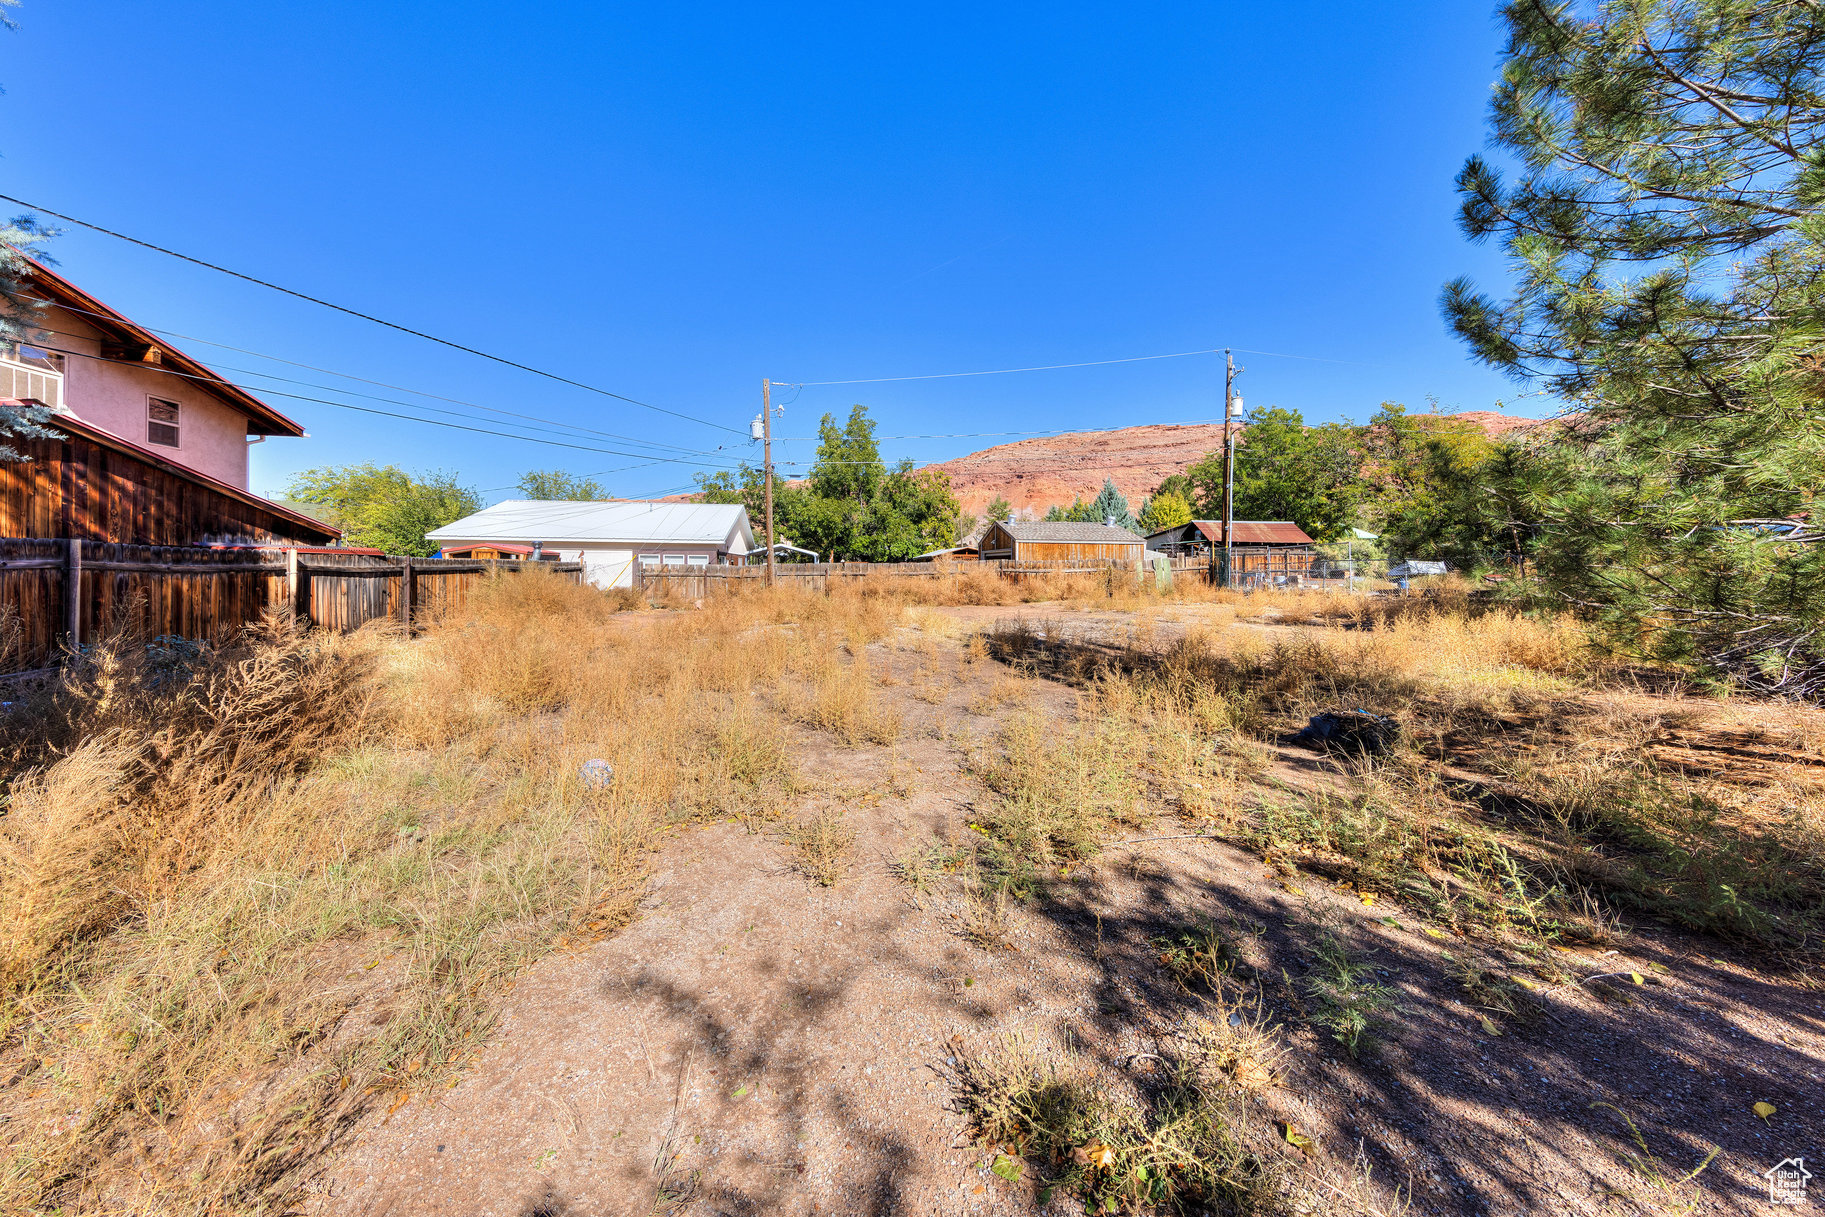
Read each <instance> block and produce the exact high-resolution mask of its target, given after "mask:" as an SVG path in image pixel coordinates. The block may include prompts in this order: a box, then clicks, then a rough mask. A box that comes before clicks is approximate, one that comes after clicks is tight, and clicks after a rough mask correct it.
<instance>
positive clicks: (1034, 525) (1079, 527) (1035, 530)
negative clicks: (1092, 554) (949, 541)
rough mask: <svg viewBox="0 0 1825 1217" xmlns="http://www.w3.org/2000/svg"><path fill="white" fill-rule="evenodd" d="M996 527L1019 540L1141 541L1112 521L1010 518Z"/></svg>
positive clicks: (1066, 543)
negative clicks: (1089, 521) (1092, 522)
mask: <svg viewBox="0 0 1825 1217" xmlns="http://www.w3.org/2000/svg"><path fill="white" fill-rule="evenodd" d="M996 527H999V528H1003V529H1006V530H1007V534H1008V535H1009V536H1010V537H1013V538H1014V539H1015V540H1016V541H1042V542H1043V541H1054V542H1058V543H1060V544H1065V545H1139V544H1141V539H1140V538H1139V537H1137V536H1135V535H1134V534H1133V533H1131V532H1129V531H1128V530H1127V529H1126V528H1117V527H1115V526H1114V525H1113V524H1071V523H1067V522H1065V521H1062V520H1050V521H1048V520H1018V521H1017V520H1009V521H1008V522H1007V523H1005V524H1000V525H996Z"/></svg>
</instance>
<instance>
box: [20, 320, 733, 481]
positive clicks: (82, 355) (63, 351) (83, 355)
mask: <svg viewBox="0 0 1825 1217" xmlns="http://www.w3.org/2000/svg"><path fill="white" fill-rule="evenodd" d="M46 332H49V333H56V332H57V331H55V330H51V331H46ZM27 345H31V346H35V347H37V348H39V349H40V350H46V351H55V352H57V353H58V354H59V355H65V356H74V357H75V358H78V359H92V360H96V361H97V362H103V363H113V362H116V361H114V360H111V359H107V358H106V357H105V356H97V355H91V354H89V353H88V352H86V351H74V350H70V349H68V348H66V347H59V346H53V345H51V344H50V343H46V342H38V343H30V344H27ZM135 366H137V367H141V368H144V369H145V370H147V371H151V372H161V373H164V374H165V375H167V376H177V377H181V378H183V379H187V380H197V381H200V382H202V383H204V384H223V385H232V386H233V387H235V388H238V389H246V390H247V391H248V392H254V391H256V390H254V389H253V388H252V387H250V386H247V385H238V384H235V382H233V381H231V380H225V379H222V378H221V377H219V376H214V377H201V376H196V375H194V374H192V373H189V372H180V371H178V370H176V369H175V368H167V367H162V366H160V365H157V364H138V365H135ZM216 368H221V369H222V370H225V371H229V372H242V373H245V374H247V375H250V376H267V377H268V378H269V379H273V380H279V381H283V382H284V383H286V384H295V385H300V386H302V387H304V388H308V389H322V390H324V391H325V392H329V393H346V394H349V395H351V396H354V397H362V398H366V399H367V400H369V401H378V402H383V403H385V404H387V405H391V406H406V407H409V408H411V409H416V410H429V411H431V412H432V413H433V414H447V415H449V416H450V417H452V418H469V419H476V416H475V415H473V414H464V413H463V412H462V411H460V410H445V409H441V408H439V407H437V406H426V405H419V404H418V403H416V402H406V401H398V400H396V399H394V398H391V397H380V396H378V395H376V394H373V393H358V392H356V391H355V390H353V389H339V388H336V387H335V386H333V385H318V384H311V383H310V382H308V381H299V380H292V379H290V378H288V377H283V376H271V375H270V374H268V373H264V372H259V371H255V370H253V369H250V368H233V367H228V365H226V364H217V365H216ZM216 368H211V369H210V370H211V372H214V371H215V370H216ZM257 391H258V392H261V393H264V394H267V395H268V396H273V397H295V398H297V399H298V400H300V401H317V400H320V399H318V398H311V397H302V396H300V395H298V394H294V393H287V392H285V391H284V390H282V389H274V388H269V387H264V386H262V387H261V388H259V389H258V390H257ZM407 391H408V392H410V390H407ZM482 408H483V409H486V408H487V407H482ZM498 413H504V414H512V411H498ZM514 417H520V418H525V417H530V416H529V415H514ZM419 421H422V422H435V421H436V420H434V419H422V420H419ZM476 421H479V422H486V421H488V420H486V419H476ZM502 425H504V426H513V427H519V428H521V429H522V430H526V431H542V432H544V433H546V434H548V435H562V436H566V437H568V438H572V439H581V438H584V435H579V434H575V433H576V432H583V433H584V434H585V435H600V436H603V437H605V438H609V439H623V438H625V437H622V436H617V435H611V434H610V433H608V432H600V431H591V430H590V429H589V428H587V427H569V429H568V430H562V431H554V430H552V429H551V428H550V427H536V426H533V425H531V424H529V423H505V424H502ZM558 426H560V427H568V426H569V425H568V424H565V423H559V424H558ZM503 434H504V433H503ZM628 442H630V443H635V444H644V445H647V446H649V447H653V446H657V447H663V448H669V449H672V450H673V451H676V452H682V453H685V454H687V455H691V456H713V455H715V454H714V453H710V452H702V451H698V450H697V449H692V448H678V447H676V446H675V445H671V444H662V445H652V444H650V443H648V441H646V440H637V439H636V440H628ZM628 455H629V456H635V455H647V454H645V453H629V454H628Z"/></svg>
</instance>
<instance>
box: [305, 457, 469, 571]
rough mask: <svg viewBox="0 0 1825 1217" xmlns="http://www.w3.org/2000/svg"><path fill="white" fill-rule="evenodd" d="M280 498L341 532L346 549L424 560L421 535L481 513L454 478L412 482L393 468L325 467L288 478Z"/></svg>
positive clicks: (426, 549)
mask: <svg viewBox="0 0 1825 1217" xmlns="http://www.w3.org/2000/svg"><path fill="white" fill-rule="evenodd" d="M286 497H287V498H289V499H292V500H294V501H296V502H299V503H302V504H305V505H306V508H307V510H309V511H310V513H311V514H312V515H315V516H317V517H319V518H320V519H323V520H325V521H327V522H328V523H330V524H333V525H335V526H336V527H337V528H340V529H342V530H343V533H344V535H345V538H346V540H347V541H348V543H349V544H350V545H356V546H362V547H366V548H370V549H379V550H384V551H385V552H387V553H389V554H413V555H416V556H418V557H421V558H422V557H427V556H429V555H430V554H431V552H432V551H433V550H434V549H435V548H436V546H435V545H433V544H432V543H431V542H429V541H427V540H425V534H426V533H427V532H430V531H431V530H432V529H434V528H442V527H443V526H444V525H445V524H449V523H451V522H453V521H455V520H460V519H462V518H463V517H464V516H467V515H474V514H475V513H476V512H478V511H480V510H481V509H482V496H481V495H480V494H478V493H476V492H475V491H474V490H471V489H469V488H468V487H466V486H461V485H458V484H457V481H456V477H455V475H454V474H449V473H442V472H438V473H432V474H429V475H427V476H426V477H423V478H414V477H413V476H412V475H411V474H409V473H407V472H406V471H405V470H403V469H400V468H399V467H398V466H395V465H375V464H372V463H371V462H370V463H365V464H359V465H328V466H324V467H322V468H319V469H306V470H305V471H304V472H302V473H297V474H293V475H292V479H291V484H290V486H289V487H287V489H286Z"/></svg>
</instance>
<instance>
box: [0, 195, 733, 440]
mask: <svg viewBox="0 0 1825 1217" xmlns="http://www.w3.org/2000/svg"><path fill="white" fill-rule="evenodd" d="M0 197H4V196H0ZM27 345H33V344H29V343H28V344H27ZM47 349H49V350H56V351H57V352H58V354H60V355H74V356H76V357H77V358H78V359H93V360H95V361H96V362H98V363H114V362H116V361H115V360H110V359H104V358H103V357H102V356H100V355H90V354H89V353H88V352H86V351H63V350H59V349H58V348H56V347H49V348H47ZM142 366H149V365H142ZM151 370H152V371H157V372H163V373H164V374H165V375H167V376H176V377H179V378H181V379H184V380H194V381H199V382H201V383H203V384H213V385H227V386H229V387H231V388H236V389H241V390H244V391H247V392H251V391H252V390H250V389H248V387H247V386H246V385H239V384H235V383H234V382H233V381H231V380H225V379H223V378H222V377H220V376H197V375H195V374H193V373H190V372H179V371H177V370H176V369H175V368H162V367H161V368H152V369H151ZM260 391H261V392H262V393H265V394H267V395H269V396H272V397H286V398H290V399H291V400H293V401H305V402H311V403H313V404H315V405H320V406H335V407H336V408H337V409H340V410H354V411H357V412H358V413H361V414H378V415H380V416H382V417H384V418H398V419H404V420H405V421H406V422H413V423H423V424H425V425H426V426H429V427H448V428H450V429H451V430H453V431H472V432H475V433H476V434H479V435H498V436H500V437H501V438H503V439H517V440H519V441H521V442H522V443H527V444H544V445H546V446H548V447H553V448H574V449H576V450H578V451H579V452H600V453H603V454H605V455H608V456H625V457H652V459H651V460H649V461H647V463H648V464H655V465H656V464H672V465H692V466H696V467H698V468H712V467H720V468H725V469H727V468H733V466H729V465H724V464H720V463H717V464H713V463H712V462H709V461H692V460H686V459H684V458H683V457H664V456H662V457H653V454H652V453H650V452H622V451H620V450H619V449H616V448H600V447H594V446H591V445H588V444H569V443H565V442H563V441H562V440H554V439H539V438H538V437H537V436H532V435H517V434H515V433H514V432H512V431H496V430H493V429H492V428H488V427H469V426H464V425H463V424H461V423H447V422H444V421H442V420H441V419H435V418H419V417H418V416H417V415H415V414H400V413H397V412H395V411H392V410H376V409H374V408H373V407H371V406H357V405H355V404H353V403H351V402H346V401H332V400H330V399H329V398H326V397H308V396H305V395H304V394H302V393H287V392H284V391H283V390H280V389H262V390H260ZM422 408H424V409H430V408H431V407H428V406H427V407H422ZM458 417H467V416H466V415H459V416H458ZM51 425H52V426H55V425H56V422H55V419H53V420H52V423H51Z"/></svg>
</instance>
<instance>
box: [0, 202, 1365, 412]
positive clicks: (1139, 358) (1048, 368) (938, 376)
mask: <svg viewBox="0 0 1825 1217" xmlns="http://www.w3.org/2000/svg"><path fill="white" fill-rule="evenodd" d="M4 197H5V196H4V195H0V198H4ZM1226 350H1227V351H1233V352H1235V353H1236V354H1238V355H1265V356H1267V357H1269V358H1270V359H1302V360H1306V361H1307V362H1310V363H1336V364H1345V365H1348V366H1352V367H1364V366H1367V365H1364V364H1358V363H1352V361H1350V360H1347V359H1321V358H1319V357H1318V356H1316V355H1287V354H1284V353H1282V352H1280V351H1254V350H1246V349H1244V348H1242V347H1213V348H1210V349H1208V350H1197V351H1172V352H1169V353H1167V354H1165V355H1130V356H1128V357H1127V358H1125V359H1088V360H1084V361H1082V362H1079V363H1047V364H1040V365H1037V366H1035V367H1030V368H989V369H987V370H986V371H981V372H931V373H927V374H926V375H923V376H868V377H859V378H856V379H853V380H795V381H786V382H784V383H785V384H786V385H791V386H793V387H796V388H800V389H809V388H817V387H820V386H824V385H879V384H889V383H892V382H895V381H903V380H954V379H957V378H959V377H964V376H1007V375H1010V374H1012V373H1016V372H1056V371H1059V370H1060V369H1063V368H1101V367H1107V366H1109V365H1110V364H1116V363H1147V362H1149V361H1151V360H1155V359H1184V358H1186V357H1187V356H1191V355H1221V354H1223V353H1224V352H1225V351H1226ZM774 383H775V384H779V383H781V382H779V381H775V382H774Z"/></svg>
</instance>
